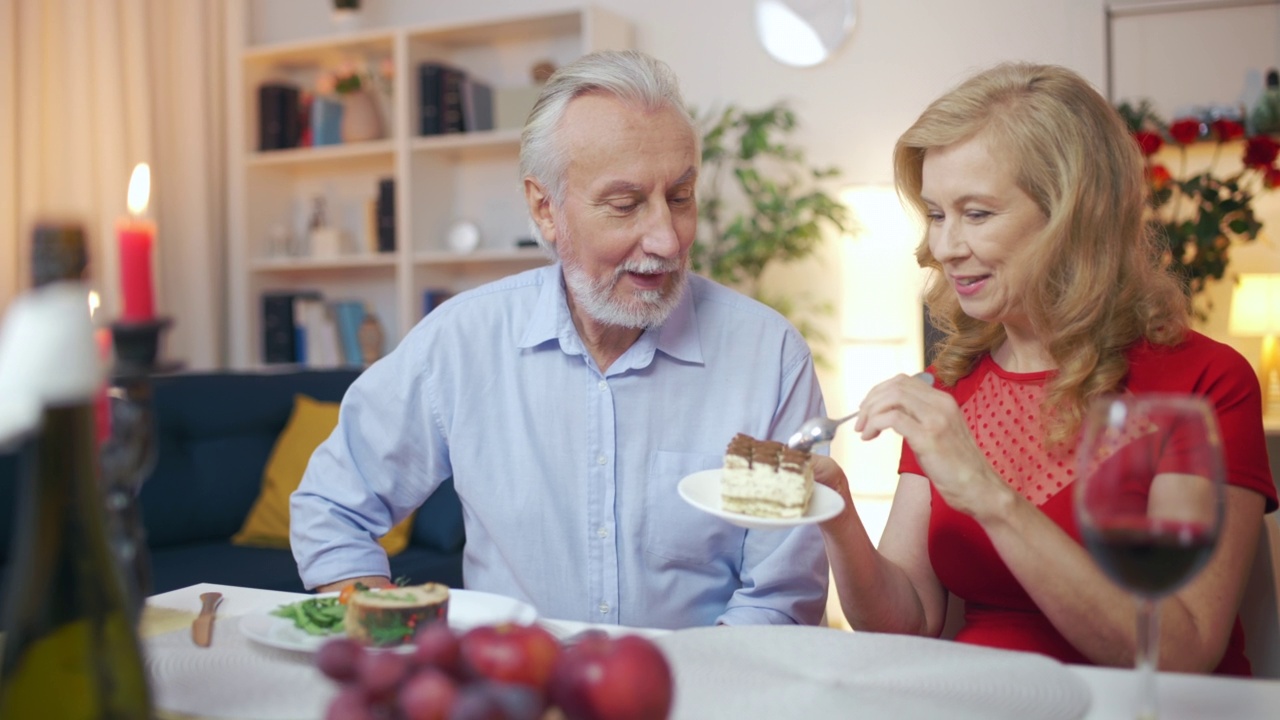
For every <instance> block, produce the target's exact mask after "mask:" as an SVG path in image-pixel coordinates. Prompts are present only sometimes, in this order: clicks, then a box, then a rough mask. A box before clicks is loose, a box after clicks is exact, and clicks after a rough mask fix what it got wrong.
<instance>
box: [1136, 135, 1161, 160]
mask: <svg viewBox="0 0 1280 720" xmlns="http://www.w3.org/2000/svg"><path fill="white" fill-rule="evenodd" d="M1133 139H1134V140H1137V141H1138V147H1139V148H1140V149H1141V150H1142V155H1143V157H1150V156H1152V155H1155V154H1156V151H1157V150H1159V149H1160V148H1161V146H1163V145H1164V138H1162V137H1160V136H1159V135H1158V134H1156V133H1153V132H1150V131H1148V130H1139V131H1138V132H1136V133H1134V134H1133Z"/></svg>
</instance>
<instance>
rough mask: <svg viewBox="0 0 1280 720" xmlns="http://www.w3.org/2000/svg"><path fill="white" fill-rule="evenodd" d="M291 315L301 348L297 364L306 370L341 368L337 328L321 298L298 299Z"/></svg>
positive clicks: (327, 306)
mask: <svg viewBox="0 0 1280 720" xmlns="http://www.w3.org/2000/svg"><path fill="white" fill-rule="evenodd" d="M294 314H295V316H296V322H297V323H298V328H299V330H300V332H301V335H300V339H301V345H302V348H303V353H302V357H301V358H300V360H299V362H301V363H302V364H303V365H306V366H307V367H316V368H331V367H338V366H339V365H342V360H341V357H340V353H341V350H340V349H339V346H338V326H337V324H335V323H334V321H333V315H332V314H331V313H330V311H329V304H328V303H326V302H325V300H324V298H323V297H306V298H301V299H300V300H299V302H298V304H297V305H296V306H295V309H294Z"/></svg>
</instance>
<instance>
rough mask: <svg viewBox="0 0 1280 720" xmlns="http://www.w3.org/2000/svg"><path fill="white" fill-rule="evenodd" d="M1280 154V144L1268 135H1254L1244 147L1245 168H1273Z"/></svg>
mask: <svg viewBox="0 0 1280 720" xmlns="http://www.w3.org/2000/svg"><path fill="white" fill-rule="evenodd" d="M1278 153H1280V144H1277V143H1276V141H1275V140H1272V139H1271V138H1270V136H1267V135H1254V136H1253V137H1251V138H1249V141H1248V142H1247V143H1245V146H1244V165H1245V167H1256V168H1265V167H1271V166H1272V164H1274V163H1275V161H1276V155H1277V154H1278Z"/></svg>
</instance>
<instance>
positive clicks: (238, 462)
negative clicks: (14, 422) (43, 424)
mask: <svg viewBox="0 0 1280 720" xmlns="http://www.w3.org/2000/svg"><path fill="white" fill-rule="evenodd" d="M358 375H359V371H358V370H351V369H338V370H294V369H290V370H285V371H278V372H268V373H232V372H218V373H203V374H200V373H191V374H177V375H168V376H162V377H157V378H155V380H154V387H153V397H154V402H155V412H156V425H157V428H158V434H159V442H158V459H157V463H156V468H155V470H154V472H153V473H152V474H151V476H150V477H148V478H147V480H146V482H145V484H144V485H143V488H142V495H141V499H140V501H141V505H142V515H143V524H144V526H145V528H146V533H147V544H148V547H149V549H150V553H151V565H152V576H153V583H152V585H153V586H152V589H151V592H152V593H160V592H166V591H168V590H173V589H176V588H181V587H186V586H189V585H194V584H196V583H200V582H211V583H220V584H225V585H240V586H244V587H254V588H264V589H269V590H287V591H295V592H301V591H303V587H302V582H301V580H299V578H298V569H297V566H296V565H295V564H294V561H293V556H292V554H291V553H290V552H289V551H288V550H282V549H269V548H254V547H242V546H239V545H233V544H231V536H232V535H234V534H235V533H236V531H238V530H239V529H240V526H241V525H242V524H243V523H244V520H245V517H246V516H248V514H249V509H250V507H251V506H252V505H253V502H254V500H255V499H256V498H257V496H258V489H259V486H260V484H261V480H262V471H263V468H264V467H265V466H266V464H267V458H268V456H269V455H270V453H271V449H272V447H274V445H275V442H276V438H277V437H278V436H279V434H280V432H281V431H282V430H283V429H284V426H285V423H286V422H287V421H288V419H289V414H290V412H291V411H292V409H293V399H294V395H295V394H298V393H301V394H304V395H308V396H310V397H312V398H315V399H317V400H322V401H337V400H340V399H341V398H342V395H343V394H344V393H345V392H346V390H347V387H348V386H349V385H350V384H351V382H352V381H353V380H355V378H356V377H357V376H358ZM16 475H17V462H16V459H15V457H14V456H12V455H8V456H0V563H3V564H5V565H6V566H7V564H8V562H7V561H8V558H9V553H10V547H11V545H12V534H13V527H14V522H13V512H14V506H15V490H16V485H17V482H16ZM463 542H464V536H463V529H462V509H461V506H460V503H459V501H458V497H457V495H456V494H455V493H454V492H453V486H452V484H451V483H446V484H445V485H444V486H442V487H441V488H440V490H439V491H437V492H436V493H435V494H434V495H432V497H431V498H430V499H429V500H428V501H427V503H426V504H425V505H423V507H422V508H421V509H420V510H419V511H418V514H417V516H416V518H415V520H414V525H413V530H412V533H411V536H410V540H409V546H408V548H406V549H405V550H404V551H403V552H401V553H399V554H397V555H395V556H394V557H392V558H391V572H392V577H402V576H403V577H405V578H408V579H409V580H410V581H412V582H415V583H420V582H428V581H434V582H440V583H444V584H446V585H449V586H451V587H462V546H463Z"/></svg>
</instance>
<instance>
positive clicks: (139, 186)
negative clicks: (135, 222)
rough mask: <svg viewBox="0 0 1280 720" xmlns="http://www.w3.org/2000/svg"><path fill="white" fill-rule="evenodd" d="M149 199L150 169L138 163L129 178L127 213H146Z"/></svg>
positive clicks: (144, 164)
mask: <svg viewBox="0 0 1280 720" xmlns="http://www.w3.org/2000/svg"><path fill="white" fill-rule="evenodd" d="M150 197H151V167H150V166H148V165H147V164H146V163H138V164H137V165H135V166H134V168H133V175H132V176H130V177H129V212H130V213H132V214H134V215H141V214H142V213H144V212H146V211H147V200H148V199H150Z"/></svg>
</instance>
